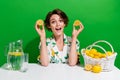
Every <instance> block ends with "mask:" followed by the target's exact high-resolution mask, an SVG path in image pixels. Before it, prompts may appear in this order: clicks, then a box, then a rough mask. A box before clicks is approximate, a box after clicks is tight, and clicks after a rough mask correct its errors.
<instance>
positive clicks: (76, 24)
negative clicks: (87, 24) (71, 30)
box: [73, 20, 81, 26]
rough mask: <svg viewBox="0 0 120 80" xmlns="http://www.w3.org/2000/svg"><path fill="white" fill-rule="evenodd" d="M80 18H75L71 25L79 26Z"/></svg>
mask: <svg viewBox="0 0 120 80" xmlns="http://www.w3.org/2000/svg"><path fill="white" fill-rule="evenodd" d="M80 23H81V22H80V20H75V21H74V24H73V26H79V25H80Z"/></svg>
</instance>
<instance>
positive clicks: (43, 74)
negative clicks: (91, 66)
mask: <svg viewBox="0 0 120 80" xmlns="http://www.w3.org/2000/svg"><path fill="white" fill-rule="evenodd" d="M0 80H120V70H119V69H118V68H116V67H115V68H114V70H113V71H111V72H101V73H92V72H90V71H85V70H84V68H83V67H80V66H77V65H76V66H73V67H71V66H69V65H67V64H49V66H48V67H43V66H41V65H39V64H35V63H31V64H29V65H28V70H27V72H19V71H11V70H5V69H2V68H0Z"/></svg>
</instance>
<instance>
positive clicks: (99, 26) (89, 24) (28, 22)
mask: <svg viewBox="0 0 120 80" xmlns="http://www.w3.org/2000/svg"><path fill="white" fill-rule="evenodd" d="M55 8H59V9H61V10H63V11H64V12H65V13H66V14H67V15H68V17H69V24H68V26H67V27H66V28H65V33H66V34H67V35H69V36H71V33H72V24H73V22H74V20H76V19H80V20H81V22H82V23H83V24H84V27H85V28H84V30H83V32H82V33H81V34H80V35H79V36H78V39H79V40H80V42H81V48H80V49H82V48H85V47H87V46H88V45H89V44H92V43H93V42H95V41H97V40H101V39H102V40H106V41H108V42H110V43H111V44H112V46H113V48H114V50H115V52H117V53H118V55H117V57H116V61H115V65H116V66H117V67H118V68H120V63H119V61H120V38H119V37H120V36H119V33H120V30H119V29H120V20H119V19H120V1H119V0H0V37H1V38H0V66H1V65H3V64H4V63H5V62H6V56H5V52H4V51H5V48H6V46H7V45H8V43H10V42H12V41H16V40H18V39H22V40H23V50H24V52H26V53H29V62H30V63H32V62H37V60H36V57H37V55H39V50H38V45H39V36H38V34H37V32H36V31H35V28H34V25H35V22H36V20H38V19H45V16H46V14H47V13H48V11H51V10H53V9H55ZM46 33H47V37H49V36H50V34H51V32H49V31H46ZM107 48H108V47H107ZM80 59H81V64H83V57H82V56H81V58H80Z"/></svg>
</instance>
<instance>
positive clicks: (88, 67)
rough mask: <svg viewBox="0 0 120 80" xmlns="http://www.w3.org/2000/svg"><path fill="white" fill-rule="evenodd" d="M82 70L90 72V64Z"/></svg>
mask: <svg viewBox="0 0 120 80" xmlns="http://www.w3.org/2000/svg"><path fill="white" fill-rule="evenodd" d="M84 69H85V70H86V71H91V69H92V65H91V64H86V65H85V67H84Z"/></svg>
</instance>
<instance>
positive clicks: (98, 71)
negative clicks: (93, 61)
mask: <svg viewBox="0 0 120 80" xmlns="http://www.w3.org/2000/svg"><path fill="white" fill-rule="evenodd" d="M101 71H102V67H101V66H100V65H99V64H97V65H94V66H93V67H92V72H94V73H100V72H101Z"/></svg>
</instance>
